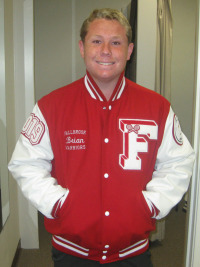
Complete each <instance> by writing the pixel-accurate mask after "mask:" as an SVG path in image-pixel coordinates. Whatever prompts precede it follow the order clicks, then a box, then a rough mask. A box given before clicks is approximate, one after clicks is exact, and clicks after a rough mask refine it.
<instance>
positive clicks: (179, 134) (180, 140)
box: [172, 115, 183, 146]
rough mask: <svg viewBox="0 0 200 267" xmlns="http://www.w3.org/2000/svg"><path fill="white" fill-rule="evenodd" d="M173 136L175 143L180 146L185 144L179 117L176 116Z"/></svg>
mask: <svg viewBox="0 0 200 267" xmlns="http://www.w3.org/2000/svg"><path fill="white" fill-rule="evenodd" d="M172 134H173V137H174V141H175V142H176V143H177V144H178V145H179V146H181V145H182V144H183V136H182V131H181V126H180V123H179V120H178V117H177V116H176V115H174V121H173V130H172Z"/></svg>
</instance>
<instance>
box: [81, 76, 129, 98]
mask: <svg viewBox="0 0 200 267" xmlns="http://www.w3.org/2000/svg"><path fill="white" fill-rule="evenodd" d="M84 83H85V87H86V89H87V90H88V92H89V94H90V96H91V97H92V98H93V99H97V100H99V101H107V100H106V98H105V96H104V95H103V93H102V92H101V90H100V89H99V87H98V86H97V84H96V83H95V81H94V80H93V78H92V77H91V75H90V74H89V72H88V71H87V73H86V75H85V77H84ZM125 84H126V79H125V77H124V72H122V74H121V75H120V77H119V80H118V82H117V85H116V87H115V89H114V91H113V93H112V95H111V98H110V100H109V101H115V100H116V99H119V98H120V97H121V95H122V93H123V91H124V88H125Z"/></svg>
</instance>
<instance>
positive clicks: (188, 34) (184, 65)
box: [171, 0, 197, 141]
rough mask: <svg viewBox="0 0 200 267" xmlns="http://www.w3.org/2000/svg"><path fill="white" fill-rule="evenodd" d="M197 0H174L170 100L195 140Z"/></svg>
mask: <svg viewBox="0 0 200 267" xmlns="http://www.w3.org/2000/svg"><path fill="white" fill-rule="evenodd" d="M196 2H197V1H196V0H190V1H188V0H172V14H173V48H172V70H171V104H172V107H173V109H174V111H175V112H176V113H177V115H178V117H179V120H180V123H181V127H182V130H183V132H184V133H185V135H186V136H187V137H188V139H189V140H190V141H191V140H192V134H193V131H192V122H193V112H194V109H193V106H194V103H193V102H194V99H193V95H194V74H195V69H194V68H195V64H194V60H195V38H196V36H195V24H196V16H195V14H196Z"/></svg>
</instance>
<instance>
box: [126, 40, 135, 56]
mask: <svg viewBox="0 0 200 267" xmlns="http://www.w3.org/2000/svg"><path fill="white" fill-rule="evenodd" d="M133 48H134V43H130V44H129V45H128V53H127V60H129V59H130V57H131V54H132V52H133Z"/></svg>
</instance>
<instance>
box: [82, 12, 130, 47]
mask: <svg viewBox="0 0 200 267" xmlns="http://www.w3.org/2000/svg"><path fill="white" fill-rule="evenodd" d="M95 19H107V20H116V21H118V22H119V23H120V24H121V25H122V26H123V27H124V28H125V30H126V36H127V38H128V43H131V42H132V29H131V26H130V24H129V22H128V20H127V18H126V17H125V16H124V15H123V14H122V13H121V12H120V11H119V10H117V9H111V8H102V9H95V10H93V11H92V13H91V14H90V15H89V17H88V18H87V19H86V20H85V21H84V22H83V24H82V27H81V30H80V37H81V40H82V41H83V42H84V41H85V36H86V35H87V32H88V28H89V25H90V23H91V22H93V21H94V20H95Z"/></svg>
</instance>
